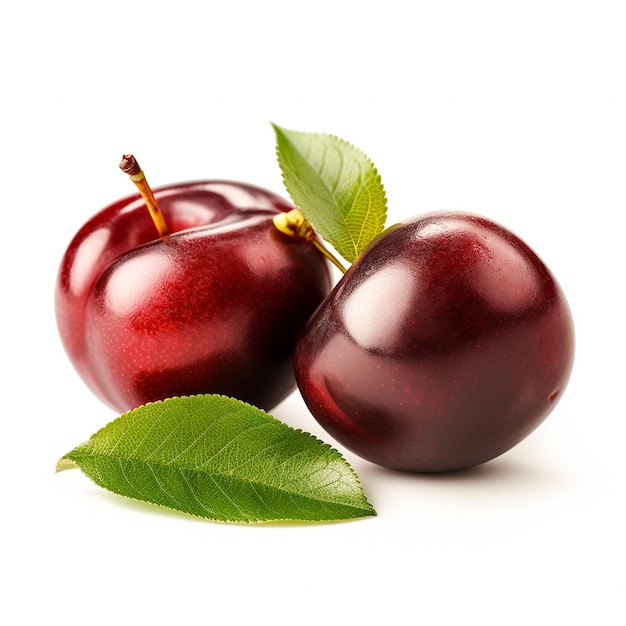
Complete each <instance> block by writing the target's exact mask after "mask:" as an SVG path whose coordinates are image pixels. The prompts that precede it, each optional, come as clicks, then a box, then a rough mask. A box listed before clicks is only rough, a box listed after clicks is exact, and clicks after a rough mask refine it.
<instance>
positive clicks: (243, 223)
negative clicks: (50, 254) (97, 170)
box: [55, 180, 332, 412]
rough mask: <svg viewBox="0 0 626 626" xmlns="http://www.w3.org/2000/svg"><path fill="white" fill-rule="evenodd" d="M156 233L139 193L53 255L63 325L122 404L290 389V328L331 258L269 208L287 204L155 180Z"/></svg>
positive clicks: (244, 187) (252, 399) (276, 394)
mask: <svg viewBox="0 0 626 626" xmlns="http://www.w3.org/2000/svg"><path fill="white" fill-rule="evenodd" d="M154 194H155V197H156V199H157V201H158V202H159V205H160V207H161V210H162V211H163V214H164V215H165V218H166V221H167V223H168V226H169V231H170V236H169V240H168V241H167V242H164V241H163V240H161V239H160V238H159V237H158V235H157V233H156V229H155V226H154V224H153V222H152V220H151V219H150V216H149V214H148V212H147V210H146V207H145V203H144V201H143V200H142V199H141V197H140V196H139V195H133V196H129V197H127V198H123V199H121V200H119V201H117V202H115V203H113V204H112V205H110V206H108V207H106V208H104V209H103V210H102V211H100V212H99V213H97V214H96V215H95V216H93V217H92V218H91V219H90V220H89V221H88V222H87V223H86V224H85V225H84V226H83V227H82V228H81V229H80V230H79V231H78V233H77V234H76V236H75V237H74V238H73V240H72V241H71V243H70V245H69V246H68V248H67V250H66V252H65V254H64V257H63V259H62V262H61V265H60V268H59V272H58V276H57V283H56V286H55V311H56V319H57V324H58V329H59V333H60V336H61V340H62V343H63V345H64V347H65V349H66V352H67V354H68V356H69V358H70V360H71V362H72V363H73V365H74V367H75V369H76V370H77V372H78V373H79V374H80V376H81V377H82V379H83V380H84V382H85V383H86V384H87V385H88V387H89V388H90V389H91V390H92V391H93V392H94V393H95V394H96V395H97V396H98V397H99V398H100V399H101V400H102V401H104V402H105V403H106V404H108V405H109V406H110V407H111V408H113V409H114V410H116V411H117V412H124V411H127V410H129V409H132V408H136V407H137V406H139V405H142V404H145V403H147V402H151V401H155V400H162V399H164V398H168V397H172V396H180V395H191V394H197V393H221V394H223V395H229V396H233V397H236V398H238V399H240V400H244V401H246V402H249V403H251V404H254V405H256V406H259V407H260V408H264V409H270V408H272V407H273V406H275V405H276V404H278V403H279V402H281V401H282V400H283V399H284V398H286V397H287V396H288V395H289V394H290V393H291V392H292V391H293V390H294V389H295V378H294V374H293V366H292V357H293V349H294V346H295V343H296V339H297V336H298V333H299V332H300V330H301V328H302V327H303V326H304V324H305V322H306V321H307V319H308V318H309V317H310V315H311V313H312V312H313V311H314V310H315V308H316V307H317V305H318V304H319V303H320V302H321V301H322V300H323V298H324V297H325V296H326V295H327V294H328V292H329V291H330V288H331V286H332V285H331V274H330V270H329V265H328V263H327V262H326V261H325V260H324V259H323V257H322V256H321V255H320V254H319V252H318V251H316V250H315V249H314V248H313V246H312V245H310V243H308V242H305V241H298V240H296V239H292V238H289V237H287V236H285V235H283V234H282V233H280V232H278V231H277V230H276V228H275V227H274V226H273V223H272V219H273V217H274V216H275V215H276V214H277V213H280V212H283V211H289V210H291V209H292V208H293V206H292V205H291V204H290V203H288V202H287V201H285V200H283V199H282V198H281V197H280V196H278V195H276V194H274V193H272V192H269V191H267V190H265V189H262V188H259V187H256V186H254V185H248V184H245V183H237V182H233V181H218V180H213V181H190V182H184V183H177V184H173V185H168V186H165V187H160V188H157V189H155V190H154Z"/></svg>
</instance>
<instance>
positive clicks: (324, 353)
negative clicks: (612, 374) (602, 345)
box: [294, 212, 574, 472]
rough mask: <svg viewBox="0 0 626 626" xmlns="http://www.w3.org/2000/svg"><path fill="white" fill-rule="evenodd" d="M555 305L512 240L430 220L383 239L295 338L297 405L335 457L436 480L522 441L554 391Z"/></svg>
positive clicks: (568, 332) (557, 363) (473, 221)
mask: <svg viewBox="0 0 626 626" xmlns="http://www.w3.org/2000/svg"><path fill="white" fill-rule="evenodd" d="M573 358H574V328H573V322H572V316H571V313H570V309H569V307H568V304H567V302H566V299H565V297H564V294H563V292H562V290H561V288H560V286H559V284H558V283H557V281H556V280H555V278H554V276H553V275H552V274H551V273H550V271H549V270H548V268H547V267H546V266H545V265H544V263H543V262H542V261H541V260H540V259H539V257H538V256H537V255H536V254H535V253H534V252H533V250H531V249H530V248H529V247H528V246H527V245H526V244H525V243H524V242H523V241H521V240H520V239H519V238H518V237H517V236H515V235H514V234H513V233H511V232H510V231H508V230H507V229H505V228H503V227H502V226H500V225H498V224H495V223H494V222H492V221H490V220H488V219H485V218H483V217H480V216H476V215H471V214H466V213H456V212H440V213H431V214H428V215H424V216H422V217H418V218H416V219H414V220H412V221H408V222H406V223H402V224H400V225H398V226H396V227H394V228H391V229H389V230H388V231H387V232H385V233H384V234H383V235H381V236H380V237H379V238H378V239H377V240H375V241H374V242H373V243H371V244H370V246H369V247H368V248H367V249H366V250H365V251H364V252H363V254H362V255H361V256H360V257H359V258H358V259H357V261H356V262H355V263H354V265H353V266H352V267H351V268H350V269H349V270H348V272H347V273H346V274H345V276H344V277H343V278H342V280H341V281H340V282H339V283H338V284H337V285H336V287H335V288H334V290H333V291H332V293H331V294H330V296H329V297H328V298H327V300H326V301H325V302H324V303H323V304H322V305H321V306H320V307H319V308H318V310H317V311H316V313H315V314H314V316H313V317H312V319H311V320H310V321H309V323H308V324H307V326H306V327H305V329H304V330H303V332H302V334H301V337H300V339H299V341H298V344H297V348H296V353H295V359H294V363H295V371H296V379H297V382H298V386H299V388H300V391H301V393H302V396H303V398H304V400H305V402H306V404H307V406H308V408H309V409H310V411H311V412H312V413H313V415H314V416H315V418H316V419H317V420H318V422H319V423H320V424H321V425H322V426H323V427H324V428H325V429H326V430H327V431H328V433H329V434H330V435H332V436H333V437H334V438H335V439H336V440H337V441H338V442H340V443H341V444H342V445H343V446H345V447H346V448H347V449H349V450H351V451H352V452H354V453H356V454H358V455H360V456H361V457H363V458H365V459H368V460H369V461H372V462H373V463H377V464H379V465H382V466H385V467H389V468H393V469H398V470H407V471H414V472H444V471H451V470H459V469H463V468H468V467H471V466H475V465H478V464H480V463H484V462H486V461H489V460H490V459H493V458H495V457H497V456H499V455H501V454H502V453H504V452H506V451H507V450H509V449H510V448H512V447H513V446H515V445H516V444H517V443H519V442H520V441H522V439H524V438H525V437H526V436H527V435H528V434H530V433H531V432H532V431H533V430H535V428H537V426H539V424H541V422H543V420H544V419H545V418H546V417H547V416H548V414H549V413H550V412H551V411H552V409H553V408H554V407H555V405H556V404H557V402H558V400H559V398H560V397H561V396H562V394H563V391H564V389H565V387H566V385H567V382H568V379H569V376H570V372H571V369H572V364H573Z"/></svg>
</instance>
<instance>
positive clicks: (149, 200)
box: [120, 154, 169, 241]
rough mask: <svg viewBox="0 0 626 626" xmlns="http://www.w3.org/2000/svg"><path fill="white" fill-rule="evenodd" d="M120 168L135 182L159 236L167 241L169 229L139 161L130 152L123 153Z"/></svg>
mask: <svg viewBox="0 0 626 626" xmlns="http://www.w3.org/2000/svg"><path fill="white" fill-rule="evenodd" d="M120 169H121V170H122V172H125V173H126V174H128V176H129V177H130V179H131V180H132V181H133V182H134V183H135V186H136V187H137V189H139V193H140V194H141V197H142V198H143V199H144V201H145V203H146V207H147V208H148V213H150V217H151V218H152V221H153V222H154V225H155V226H156V229H157V232H158V233H159V237H161V239H163V241H167V240H168V238H169V230H168V228H167V223H166V221H165V216H164V215H163V212H162V211H161V208H160V207H159V205H158V203H157V201H156V198H155V197H154V194H153V193H152V189H151V188H150V185H149V184H148V181H147V180H146V176H145V174H144V173H143V170H142V169H141V167H140V166H139V163H137V159H135V157H134V156H133V155H132V154H125V155H124V156H123V157H122V161H121V162H120Z"/></svg>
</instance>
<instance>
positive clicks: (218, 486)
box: [57, 395, 376, 522]
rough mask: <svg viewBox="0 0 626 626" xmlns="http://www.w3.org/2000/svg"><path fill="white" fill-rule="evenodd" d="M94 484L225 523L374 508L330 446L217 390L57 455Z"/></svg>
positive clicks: (173, 402)
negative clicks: (76, 468) (218, 393)
mask: <svg viewBox="0 0 626 626" xmlns="http://www.w3.org/2000/svg"><path fill="white" fill-rule="evenodd" d="M71 467H79V468H80V469H81V470H82V471H83V472H84V473H85V474H86V475H87V476H88V477H89V478H90V479H91V480H93V481H94V482H95V483H96V484H97V485H99V486H101V487H104V488H105V489H108V490H109V491H112V492H114V493H117V494H119V495H122V496H127V497H129V498H133V499H135V500H142V501H146V502H152V503H154V504H157V505H161V506H164V507H168V508H171V509H176V510H178V511H182V512H184V513H188V514H191V515H194V516H199V517H202V518H206V519H209V520H215V521H222V522H263V521H272V520H300V521H331V520H343V519H353V518H360V517H368V516H372V515H376V512H375V511H374V509H373V508H372V506H371V505H370V504H369V503H368V501H367V499H366V497H365V494H364V493H363V490H362V488H361V486H360V483H359V480H358V477H357V476H356V473H355V472H354V470H353V469H352V468H351V467H350V465H348V463H347V462H346V461H345V459H344V458H343V457H342V456H341V455H340V454H339V453H338V452H337V451H336V450H334V449H333V448H331V447H330V446H329V445H328V444H325V443H323V442H322V441H320V440H319V439H316V438H315V437H313V436H312V435H309V434H307V433H304V432H302V431H301V430H295V429H293V428H291V427H290V426H287V425H286V424H284V423H282V422H280V421H279V420H277V419H275V418H274V417H272V416H271V415H268V414H267V413H265V412H264V411H262V410H260V409H257V408H255V407H253V406H250V405H249V404H246V403H244V402H241V401H239V400H234V399H232V398H227V397H225V396H219V395H199V396H189V397H181V398H170V399H168V400H164V401H162V402H154V403H151V404H146V405H144V406H142V407H140V408H138V409H135V410H133V411H129V412H128V413H125V414H124V415H122V416H121V417H118V418H117V419H116V420H114V421H112V422H111V423H109V424H108V425H107V426H105V427H104V428H103V429H102V430H100V431H98V432H97V433H96V434H95V435H93V436H92V437H91V438H90V439H89V440H88V441H86V442H85V443H83V444H81V445H79V446H78V447H76V448H74V450H72V451H71V452H69V453H68V454H66V455H65V456H63V457H62V458H61V459H60V460H59V462H58V464H57V471H62V470H65V469H70V468H71Z"/></svg>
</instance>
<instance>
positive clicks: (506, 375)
mask: <svg viewBox="0 0 626 626" xmlns="http://www.w3.org/2000/svg"><path fill="white" fill-rule="evenodd" d="M275 130H276V133H277V139H278V154H279V163H280V165H281V169H282V171H283V176H284V180H285V184H286V186H287V189H288V191H289V193H290V195H291V197H292V199H293V200H294V203H295V204H296V205H297V206H298V207H299V209H301V210H302V213H304V215H305V216H306V218H305V217H304V216H303V215H302V213H300V212H299V211H295V212H294V211H293V210H292V209H293V207H292V205H290V204H288V203H287V202H285V201H283V200H282V199H280V198H279V197H278V196H275V195H274V194H272V193H270V192H267V191H264V190H261V189H258V188H256V187H252V186H249V185H242V184H235V183H227V182H220V181H213V182H200V183H184V184H181V185H174V186H170V187H164V188H161V189H158V190H156V192H155V196H156V200H158V202H157V201H155V200H154V198H153V197H152V196H151V194H150V192H149V189H146V188H145V185H143V186H140V188H141V189H142V194H143V196H144V198H143V200H142V199H141V198H140V197H133V198H129V199H125V200H122V201H120V202H118V203H116V204H114V205H112V206H110V207H109V208H107V209H105V210H104V211H103V212H101V213H100V214H98V215H97V216H95V217H94V218H93V219H92V220H91V221H90V222H88V223H87V224H86V225H85V227H83V229H82V230H81V231H80V232H79V233H78V235H77V236H76V238H75V239H74V241H73V242H72V244H71V245H70V247H69V249H68V251H67V253H66V255H65V258H64V260H63V263H62V266H61V271H60V273H59V280H58V283H57V318H58V322H59V328H60V332H61V337H62V339H63V342H64V344H65V346H66V348H67V351H68V353H69V355H70V358H71V359H72V361H73V362H74V365H75V366H76V368H77V370H78V371H79V373H80V374H81V375H82V376H83V378H84V379H85V381H86V382H87V383H88V384H89V386H90V387H91V388H92V389H93V390H94V391H95V392H96V393H97V394H98V395H99V396H100V397H101V398H103V399H104V400H105V401H107V402H108V403H109V404H110V405H111V406H113V407H114V408H116V409H118V410H120V411H123V410H126V409H128V408H132V407H134V406H137V405H139V404H142V403H144V402H147V401H150V400H154V399H160V398H165V397H169V396H172V395H187V394H192V393H202V392H218V393H223V394H225V395H232V396H235V397H237V398H239V399H242V400H246V401H248V402H250V403H252V404H256V405H258V406H260V407H262V408H266V409H269V408H271V407H272V406H274V405H275V404H277V403H278V402H279V401H280V400H282V399H283V398H285V397H286V395H287V394H289V393H290V392H291V391H292V389H293V388H294V378H293V372H292V354H293V365H294V368H295V379H296V380H297V384H298V387H299V389H300V391H301V393H302V396H303V398H304V400H305V402H306V404H307V406H308V408H309V409H310V411H311V413H312V414H313V416H314V417H315V418H316V419H317V420H318V422H319V423H320V424H321V425H322V426H323V427H324V428H325V429H326V430H327V431H328V432H329V433H330V434H331V435H332V436H333V437H334V438H335V439H336V440H337V441H339V442H340V443H341V444H343V445H344V446H346V447H347V448H348V449H350V450H352V451H353V452H355V453H356V454H358V455H360V456H363V457H364V458H366V459H368V460H370V461H372V462H374V463H377V464H380V465H383V466H386V467H390V468H394V469H399V470H410V471H420V472H438V471H450V470H457V469H462V468H466V467H471V466H473V465H476V464H479V463H483V462H485V461H488V460H490V459H492V458H494V457H496V456H498V455H500V454H502V453H503V452H505V451H507V450H508V449H510V448H511V447H513V446H514V445H516V444H517V443H518V442H520V441H521V440H522V439H523V438H524V437H526V436H527V435H528V434H529V433H530V432H532V431H533V430H534V429H535V428H536V427H537V426H538V425H539V424H540V423H541V422H542V421H543V420H544V419H545V418H546V417H547V415H548V414H549V413H550V411H551V410H552V409H553V408H554V406H555V405H556V403H557V401H558V400H559V399H560V397H561V396H562V394H563V391H564V389H565V387H566V385H567V382H568V379H569V375H570V372H571V368H572V363H573V357H574V330H573V323H572V317H571V313H570V310H569V308H568V305H567V302H566V299H565V297H564V295H563V292H562V290H561V288H560V286H559V285H558V283H557V281H556V280H555V278H554V277H553V275H552V274H551V273H550V271H549V270H548V268H547V267H546V266H545V265H544V263H543V262H542V261H541V260H540V259H539V257H538V256H537V255H536V254H535V253H534V252H533V250H532V249H531V248H530V247H529V246H527V245H526V244H525V243H524V242H523V241H521V240H520V239H519V238H518V237H517V236H515V235H514V234H513V233H511V232H510V231H508V230H507V229H505V228H503V227H502V226H500V225H498V224H496V223H494V222H493V221H491V220H488V219H486V218H484V217H480V216H476V215H471V214H467V213H457V212H440V213H431V214H426V215H424V216H422V217H419V218H415V219H413V220H409V221H406V222H404V223H402V224H399V225H395V226H394V227H392V228H389V229H387V230H386V231H384V230H383V228H384V222H385V216H386V199H385V194H384V189H383V187H382V184H381V182H380V177H379V176H378V173H377V172H376V170H375V168H374V167H373V165H372V164H371V162H370V161H369V159H367V157H365V156H364V155H363V154H362V153H361V152H360V151H358V150H356V149H355V148H353V147H352V146H350V145H349V144H347V143H345V142H343V141H342V140H339V139H337V138H335V137H331V136H327V135H316V134H311V133H297V132H293V131H286V130H284V129H280V128H279V127H275ZM135 165H136V164H135ZM130 173H131V177H133V178H134V180H135V182H138V183H139V184H140V185H142V184H143V183H144V179H143V174H142V173H141V172H140V170H139V169H138V167H135V169H132V168H131V172H130ZM146 204H147V205H148V207H149V208H151V209H152V212H153V214H154V219H155V223H156V224H157V227H158V228H159V231H160V235H161V237H158V236H157V237H155V231H154V224H153V223H152V222H151V221H150V219H149V218H148V216H147V213H146V211H145V205H146ZM158 206H160V207H161V208H162V212H163V214H164V218H161V217H159V215H160V214H159V210H158ZM311 223H312V225H313V227H315V228H316V230H317V232H318V233H319V234H320V235H321V236H322V237H323V238H324V239H326V240H327V241H329V242H330V243H331V244H332V245H333V246H334V247H335V249H336V250H337V251H338V252H339V254H341V255H343V256H344V258H345V259H346V260H347V261H348V262H349V263H352V266H351V267H350V268H349V269H348V270H347V271H345V270H343V265H342V263H341V262H340V261H337V260H335V263H336V265H337V266H338V267H340V268H341V269H342V271H345V275H344V276H343V278H341V280H340V281H339V282H338V283H337V285H336V286H335V287H334V289H333V290H332V292H331V293H330V295H329V291H330V289H331V284H330V274H329V266H328V264H327V263H326V261H325V260H324V258H323V256H322V255H321V254H320V253H319V250H320V249H321V250H322V251H323V252H324V254H325V255H327V256H328V257H330V258H333V257H332V255H331V254H330V253H329V252H328V250H326V249H325V248H324V247H323V246H321V245H320V241H319V239H318V237H317V235H316V234H315V232H314V231H313V230H312V228H311V225H310V224H311ZM159 224H160V225H161V226H160V227H159ZM165 224H167V225H168V226H169V232H170V233H171V234H168V232H167V226H165ZM275 226H276V227H277V228H276V227H275ZM279 229H280V230H283V231H284V232H279ZM314 311H315V312H314ZM296 341H297V343H296ZM294 350H295V353H294Z"/></svg>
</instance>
